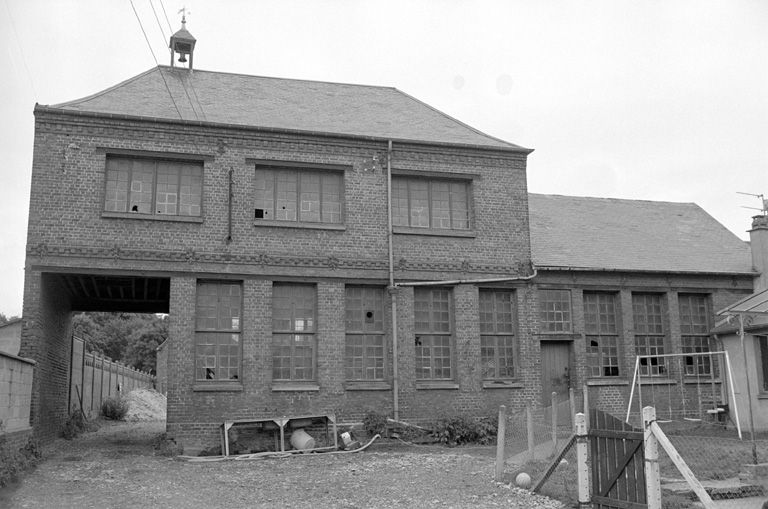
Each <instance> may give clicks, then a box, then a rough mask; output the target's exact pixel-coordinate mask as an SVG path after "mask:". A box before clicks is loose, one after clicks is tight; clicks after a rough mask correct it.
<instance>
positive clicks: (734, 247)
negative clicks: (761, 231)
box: [529, 194, 753, 273]
mask: <svg viewBox="0 0 768 509" xmlns="http://www.w3.org/2000/svg"><path fill="white" fill-rule="evenodd" d="M529 209H530V223H531V251H532V257H533V263H534V264H535V265H536V266H537V267H568V268H573V269H598V270H625V271H660V272H707V273H751V272H753V271H752V261H751V254H750V248H749V245H748V244H747V243H746V242H744V241H742V240H741V239H739V238H738V237H737V236H736V235H734V234H733V233H731V232H730V231H729V230H728V229H726V228H725V227H724V226H723V225H722V224H720V223H719V222H717V221H716V220H715V219H714V218H713V217H712V216H710V215H709V214H707V213H706V212H705V211H704V210H703V209H702V208H701V207H699V206H698V205H696V204H695V203H670V202H656V201H643V200H619V199H611V198H584V197H577V196H557V195H544V194H530V195H529Z"/></svg>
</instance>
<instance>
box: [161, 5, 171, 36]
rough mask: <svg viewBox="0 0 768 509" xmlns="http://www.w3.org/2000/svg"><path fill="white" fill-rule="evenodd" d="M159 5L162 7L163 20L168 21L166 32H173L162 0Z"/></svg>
mask: <svg viewBox="0 0 768 509" xmlns="http://www.w3.org/2000/svg"><path fill="white" fill-rule="evenodd" d="M160 7H162V8H163V16H165V22H166V23H168V33H173V28H171V22H170V21H168V13H167V12H165V5H163V0H160Z"/></svg>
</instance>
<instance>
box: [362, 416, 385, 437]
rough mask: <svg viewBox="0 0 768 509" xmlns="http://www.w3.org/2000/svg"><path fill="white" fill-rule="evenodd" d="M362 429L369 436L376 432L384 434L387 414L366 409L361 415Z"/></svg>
mask: <svg viewBox="0 0 768 509" xmlns="http://www.w3.org/2000/svg"><path fill="white" fill-rule="evenodd" d="M363 429H364V430H365V432H366V433H368V436H369V437H372V436H373V435H376V434H378V435H382V436H384V434H385V432H386V431H387V416H386V415H385V414H382V413H379V412H377V411H376V410H368V411H367V412H366V413H365V417H363Z"/></svg>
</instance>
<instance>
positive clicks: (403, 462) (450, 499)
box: [0, 420, 562, 509]
mask: <svg viewBox="0 0 768 509" xmlns="http://www.w3.org/2000/svg"><path fill="white" fill-rule="evenodd" d="M164 428H165V423H164V422H163V421H141V420H138V421H134V422H118V423H115V422H111V421H107V422H105V423H103V424H102V426H101V428H100V429H99V430H98V431H95V432H86V433H85V434H83V435H82V436H80V437H79V438H76V439H75V440H72V441H65V440H58V441H56V442H54V443H53V444H51V445H50V446H48V447H46V448H45V458H46V459H45V460H44V461H43V462H42V463H41V464H40V465H39V466H38V467H37V468H36V469H35V470H34V471H33V472H31V473H28V474H27V475H26V476H25V477H24V478H23V479H22V480H21V481H20V482H19V483H17V484H15V485H12V486H10V487H9V488H6V489H5V490H4V491H0V507H9V508H48V507H52V508H53V507H55V508H67V507H73V508H74V507H77V508H134V507H143V508H145V507H168V508H176V507H178V508H187V507H226V508H228V509H233V508H241V507H242V508H246V507H248V508H251V507H269V508H279V507H291V508H293V507H312V508H325V507H334V508H336V507H338V508H362V507H419V508H421V507H456V508H460V507H467V508H469V507H472V508H475V507H480V508H484V507H505V508H520V509H522V508H560V507H562V504H560V503H559V502H556V501H553V500H550V499H548V498H545V497H539V496H537V495H533V494H531V493H530V492H528V491H524V490H520V489H518V488H516V487H512V486H510V485H508V484H503V483H496V482H495V481H494V480H493V473H494V460H493V451H492V448H472V449H470V448H466V449H464V448H455V449H447V448H444V447H437V446H407V445H403V444H399V443H393V442H389V443H385V442H381V443H379V442H377V443H375V444H374V445H373V446H372V447H371V448H370V449H368V450H367V451H365V452H362V453H355V454H337V455H333V454H327V453H326V454H306V455H294V456H291V457H288V458H280V459H260V460H252V461H233V460H228V461H219V462H207V463H206V462H185V461H179V460H178V459H174V458H169V457H163V456H156V455H155V450H154V443H155V440H156V438H157V437H158V436H159V435H160V434H161V433H162V432H163V431H164Z"/></svg>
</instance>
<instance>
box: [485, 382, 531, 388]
mask: <svg viewBox="0 0 768 509" xmlns="http://www.w3.org/2000/svg"><path fill="white" fill-rule="evenodd" d="M523 387H525V384H523V382H517V381H514V380H483V389H522V388H523Z"/></svg>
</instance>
